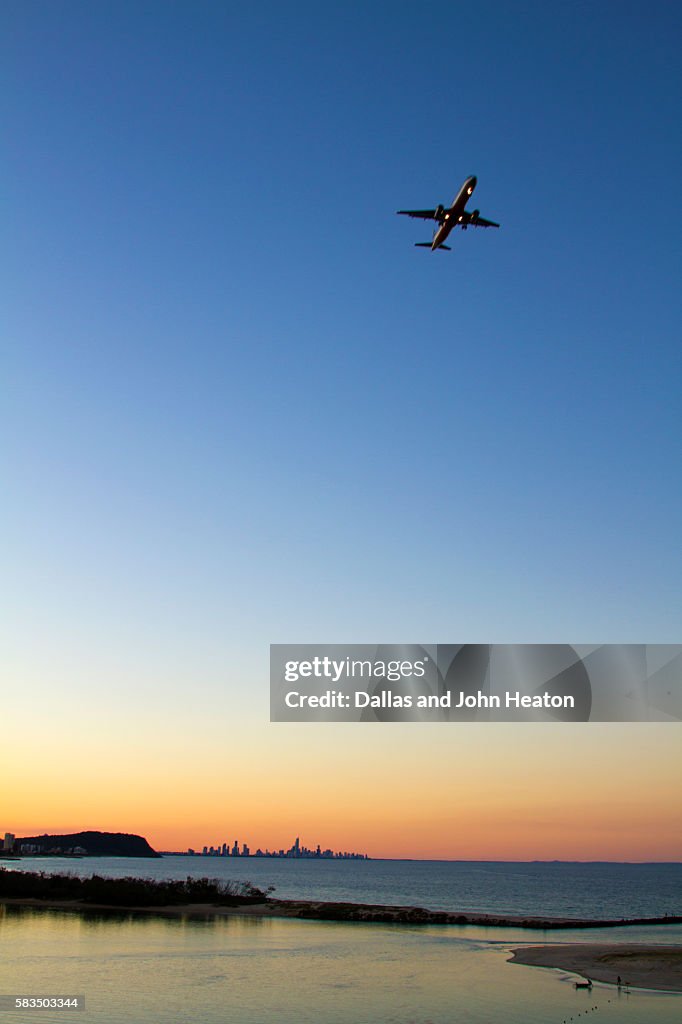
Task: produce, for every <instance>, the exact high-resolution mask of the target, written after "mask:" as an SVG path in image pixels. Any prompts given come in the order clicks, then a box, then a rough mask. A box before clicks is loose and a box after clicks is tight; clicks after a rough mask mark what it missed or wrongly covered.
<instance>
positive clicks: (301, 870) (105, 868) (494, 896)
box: [4, 856, 682, 919]
mask: <svg viewBox="0 0 682 1024" xmlns="http://www.w3.org/2000/svg"><path fill="white" fill-rule="evenodd" d="M4 863H5V866H12V867H16V868H17V869H19V870H22V871H72V872H75V873H77V874H79V875H89V874H92V873H93V872H96V873H98V874H101V875H110V876H113V877H120V876H123V875H136V876H144V877H148V878H185V877H186V876H187V875H193V876H204V875H205V876H208V877H210V878H220V879H234V880H238V881H249V882H252V883H253V884H254V885H256V886H258V887H261V888H267V887H268V886H270V885H274V886H275V892H274V895H275V896H278V897H280V898H282V899H317V900H332V901H337V900H340V901H350V902H355V903H385V904H393V905H403V906H404V905H407V906H419V907H426V908H427V909H429V910H450V911H463V912H466V911H480V912H491V913H498V914H533V915H540V914H541V915H543V916H547V917H576V918H581V919H588V918H592V919H604V918H609V919H611V918H622V917H662V916H664V915H665V914H670V915H682V864H611V863H594V864H583V863H566V862H549V863H545V862H538V863H530V864H527V863H515V862H506V863H502V862H479V861H401V860H357V861H354V860H337V861H331V860H313V859H310V860H308V859H301V860H288V859H269V858H260V857H249V858H231V857H173V856H171V857H162V858H161V859H159V860H148V859H146V858H139V859H138V858H123V857H86V858H83V859H82V860H79V859H73V858H60V857H41V858H38V857H30V858H26V859H24V860H22V861H6V862H4Z"/></svg>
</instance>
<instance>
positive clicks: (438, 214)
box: [435, 203, 445, 221]
mask: <svg viewBox="0 0 682 1024" xmlns="http://www.w3.org/2000/svg"><path fill="white" fill-rule="evenodd" d="M435 213H436V220H438V221H440V220H442V219H443V214H444V213H445V207H444V206H441V204H440V203H439V204H438V206H437V207H436V211H435Z"/></svg>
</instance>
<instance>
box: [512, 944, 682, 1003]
mask: <svg viewBox="0 0 682 1024" xmlns="http://www.w3.org/2000/svg"><path fill="white" fill-rule="evenodd" d="M511 952H512V954H513V956H512V957H511V958H510V959H509V960H508V961H507V962H508V963H511V964H522V965H524V966H525V967H544V968H551V969H554V970H562V971H569V972H571V973H573V974H579V975H581V976H582V977H583V978H586V979H588V980H590V979H591V980H592V981H599V982H604V983H606V984H607V985H613V986H614V987H615V986H616V985H617V981H618V977H619V976H620V977H621V978H622V982H623V988H643V989H651V990H653V991H655V992H681V993H682V946H663V945H653V944H644V943H622V944H617V943H611V944H607V943H599V944H593V943H590V944H587V943H584V944H583V943H575V942H567V943H566V944H565V945H561V946H522V947H517V948H515V949H512V951H511Z"/></svg>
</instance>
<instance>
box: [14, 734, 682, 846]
mask: <svg viewBox="0 0 682 1024" xmlns="http://www.w3.org/2000/svg"><path fill="white" fill-rule="evenodd" d="M137 729H138V732H137V733H136V732H132V731H131V730H130V729H129V730H128V732H127V734H126V739H125V742H123V741H122V740H121V739H120V738H119V734H117V733H116V732H115V731H114V732H112V733H110V734H97V735H91V736H90V739H89V740H82V739H81V741H80V743H79V744H78V745H74V744H65V743H63V739H64V737H63V735H61V740H62V742H59V741H58V740H57V739H53V740H52V749H50V740H49V736H50V733H49V732H48V730H47V729H46V730H45V735H44V736H43V737H41V746H40V747H37V748H36V749H39V750H40V752H41V753H40V757H39V758H37V759H28V763H27V760H26V758H25V757H23V756H21V754H20V752H19V748H17V751H15V752H14V754H13V755H12V756H10V757H9V759H8V761H7V766H6V768H5V772H4V775H5V780H6V781H7V780H8V779H11V783H10V785H9V786H7V787H6V790H7V791H6V793H5V795H4V799H3V820H2V821H0V830H3V831H4V830H8V831H12V832H15V833H16V834H17V835H35V834H39V833H43V832H48V833H60V832H72V831H81V830H84V829H100V830H103V831H122V832H135V833H140V834H142V835H144V836H146V838H147V839H148V840H149V842H150V843H151V844H152V846H154V847H155V848H157V849H166V850H168V849H172V850H184V849H187V847H189V846H191V847H193V848H194V849H201V847H202V846H203V845H204V844H207V845H209V846H210V845H215V844H217V843H221V844H222V843H223V842H227V843H228V844H230V845H231V844H232V843H233V842H234V841H235V839H238V840H239V842H240V843H243V842H247V843H248V844H249V846H250V848H251V850H252V851H255V850H256V849H257V848H258V847H261V848H263V849H265V848H266V847H269V848H270V849H280V848H288V847H289V846H290V845H291V844H292V843H293V841H294V839H295V838H296V836H300V838H301V842H302V843H303V844H305V845H308V846H315V845H317V843H318V842H319V843H320V844H321V846H322V847H323V848H326V847H331V848H332V849H334V850H339V849H341V850H354V851H358V852H362V853H368V854H369V855H370V856H372V857H382V856H384V857H405V858H417V859H464V860H536V859H538V860H543V859H544V860H554V859H557V860H625V861H643V860H680V859H681V858H682V811H681V810H680V801H679V782H678V779H679V774H680V767H681V766H682V765H681V760H682V758H681V755H680V742H679V739H680V737H679V728H678V726H677V725H676V724H670V725H669V724H667V723H666V724H645V723H636V724H628V725H596V724H589V725H578V724H576V725H573V724H571V725H558V724H548V725H537V724H528V725H521V724H516V725H499V726H497V725H492V724H482V725H427V726H420V725H415V724H410V725H389V726H385V725H381V724H376V725H374V724H371V725H360V726H347V725H346V726H344V725H340V726H327V725H326V726H310V725H291V726H289V725H265V726H257V725H253V724H250V726H248V727H247V726H246V725H245V726H244V728H243V729H242V730H240V731H239V733H238V734H237V733H235V735H234V736H230V737H229V739H228V740H227V741H226V740H225V737H224V736H223V737H222V738H221V737H220V735H219V727H218V726H217V725H215V724H214V725H209V724H206V725H205V727H204V729H203V731H202V733H203V734H202V735H201V736H200V737H189V738H188V737H187V736H184V737H181V736H180V735H179V734H178V733H176V734H175V735H171V736H168V735H165V736H163V737H162V736H160V735H159V734H158V733H157V734H156V735H154V734H150V733H149V732H147V731H146V730H145V729H144V726H143V725H139V726H138V727H137ZM150 736H151V738H150ZM183 739H184V742H183ZM11 742H12V741H11V738H10V741H9V743H8V744H7V745H6V746H5V747H4V748H3V757H7V755H8V753H10V751H8V749H7V747H8V746H10V745H11ZM46 746H47V749H46ZM169 751H170V752H169ZM23 753H25V748H24V751H23Z"/></svg>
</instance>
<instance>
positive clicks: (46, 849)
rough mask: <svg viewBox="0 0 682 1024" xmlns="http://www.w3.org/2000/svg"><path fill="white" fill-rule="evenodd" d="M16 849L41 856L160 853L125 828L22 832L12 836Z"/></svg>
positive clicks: (108, 855)
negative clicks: (61, 833) (18, 836)
mask: <svg viewBox="0 0 682 1024" xmlns="http://www.w3.org/2000/svg"><path fill="white" fill-rule="evenodd" d="M14 850H15V852H16V853H28V854H34V855H38V856H40V855H41V854H42V855H45V854H48V855H50V854H52V855H54V856H59V855H60V854H76V855H80V856H82V857H160V856H161V854H159V853H157V852H156V850H153V849H152V848H151V846H150V845H149V843H148V842H147V840H146V839H145V838H144V836H136V835H130V834H129V833H127V832H73V833H71V834H70V835H65V836H48V835H43V836H25V837H24V838H22V839H15V840H14Z"/></svg>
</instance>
